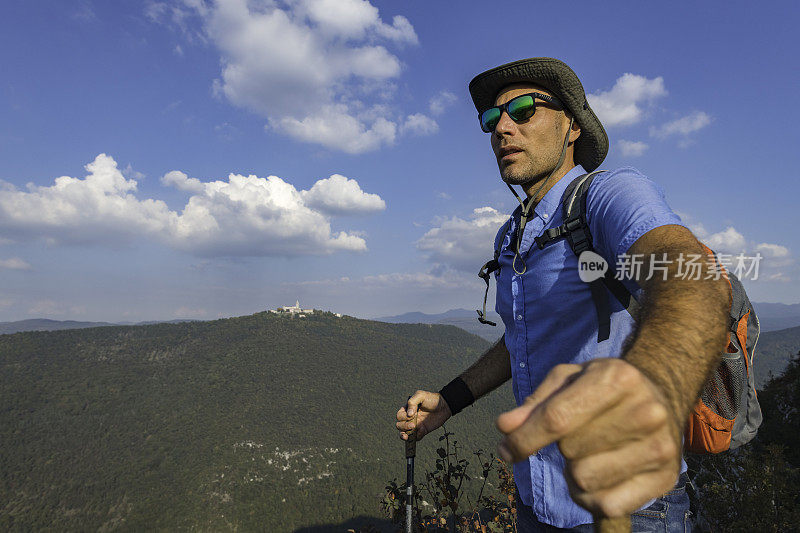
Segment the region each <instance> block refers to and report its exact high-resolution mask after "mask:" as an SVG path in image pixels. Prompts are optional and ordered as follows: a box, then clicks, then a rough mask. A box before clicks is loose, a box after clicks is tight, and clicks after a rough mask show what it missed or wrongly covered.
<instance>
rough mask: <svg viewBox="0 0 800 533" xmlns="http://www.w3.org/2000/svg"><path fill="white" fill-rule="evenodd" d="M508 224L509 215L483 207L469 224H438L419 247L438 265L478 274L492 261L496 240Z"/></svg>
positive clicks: (458, 221) (449, 221)
mask: <svg viewBox="0 0 800 533" xmlns="http://www.w3.org/2000/svg"><path fill="white" fill-rule="evenodd" d="M507 220H508V215H504V214H502V213H500V212H498V211H497V210H496V209H494V208H492V207H479V208H477V209H474V210H473V211H472V214H471V216H470V218H469V219H467V220H465V219H462V218H459V217H452V218H445V219H442V220H440V221H438V224H439V225H438V226H437V227H434V228H432V229H430V230H428V231H427V232H426V233H425V235H423V236H422V237H421V238H420V239H419V240H418V241H417V242H416V246H417V248H418V249H419V250H421V251H423V252H426V253H427V255H428V258H429V259H430V260H431V261H433V262H434V263H438V264H442V265H446V266H448V267H450V268H453V269H455V270H461V271H466V272H472V271H474V272H478V269H479V268H480V267H481V265H483V263H485V262H486V261H487V260H488V259H491V257H492V254H493V249H492V246H493V245H494V238H495V236H496V235H497V231H498V230H499V229H500V226H501V225H503V224H504V223H505V222H506V221H507Z"/></svg>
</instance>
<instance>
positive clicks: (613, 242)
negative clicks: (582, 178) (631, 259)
mask: <svg viewBox="0 0 800 533" xmlns="http://www.w3.org/2000/svg"><path fill="white" fill-rule="evenodd" d="M586 212H587V218H588V222H589V230H590V231H591V233H592V239H593V244H594V248H595V250H596V251H597V253H599V254H600V255H602V256H603V257H605V258H606V260H607V261H609V262H610V263H611V264H612V265H613V264H615V263H616V260H617V257H618V256H620V255H622V254H624V253H626V252H627V251H628V249H629V248H630V247H631V245H632V244H633V243H634V242H636V240H637V239H638V238H639V237H641V236H642V235H644V234H645V233H647V232H648V231H650V230H651V229H653V228H657V227H659V226H665V225H667V224H677V225H680V226H684V227H686V225H685V224H684V223H683V222H681V218H680V217H679V216H678V215H676V214H675V213H674V212H673V211H672V209H670V207H669V205H667V201H666V199H665V198H664V191H663V190H662V189H661V187H660V186H659V185H658V184H657V183H655V182H654V181H653V180H651V179H650V178H648V177H647V176H645V175H644V174H642V173H641V172H639V171H638V170H636V169H635V168H632V167H623V168H620V169H617V170H614V171H611V172H604V173H602V174H599V175H598V176H596V177H595V179H594V180H593V181H592V184H591V186H590V187H589V192H588V194H587V197H586Z"/></svg>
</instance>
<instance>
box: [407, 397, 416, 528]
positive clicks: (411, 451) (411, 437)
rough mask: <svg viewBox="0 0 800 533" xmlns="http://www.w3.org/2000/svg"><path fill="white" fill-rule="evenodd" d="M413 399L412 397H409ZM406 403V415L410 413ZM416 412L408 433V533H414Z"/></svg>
mask: <svg viewBox="0 0 800 533" xmlns="http://www.w3.org/2000/svg"><path fill="white" fill-rule="evenodd" d="M408 399H409V400H410V399H411V396H409V397H408ZM408 407H409V406H408V403H406V413H407V412H408ZM418 413H419V410H418V409H417V410H415V411H414V429H412V430H411V431H410V432H409V433H408V440H407V441H406V533H414V518H413V511H414V457H415V456H416V455H417V414H418Z"/></svg>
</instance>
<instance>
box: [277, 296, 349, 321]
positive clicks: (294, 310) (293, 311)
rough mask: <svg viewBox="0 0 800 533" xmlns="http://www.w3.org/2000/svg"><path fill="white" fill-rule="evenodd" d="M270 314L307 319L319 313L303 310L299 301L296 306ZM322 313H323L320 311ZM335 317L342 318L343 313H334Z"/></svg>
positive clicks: (288, 306)
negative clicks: (308, 316) (307, 316)
mask: <svg viewBox="0 0 800 533" xmlns="http://www.w3.org/2000/svg"><path fill="white" fill-rule="evenodd" d="M269 312H270V313H275V314H278V315H289V316H291V317H292V318H294V317H295V316H297V317H298V318H305V317H306V315H313V314H314V313H316V312H317V310H316V309H303V308H302V307H300V300H297V301H296V302H295V303H294V305H287V306H284V307H279V308H277V309H270V310H269ZM319 312H322V311H319ZM333 314H334V315H335V316H337V317H339V318H342V314H341V313H333Z"/></svg>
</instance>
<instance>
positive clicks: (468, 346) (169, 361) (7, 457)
mask: <svg viewBox="0 0 800 533" xmlns="http://www.w3.org/2000/svg"><path fill="white" fill-rule="evenodd" d="M486 347H487V343H486V341H484V340H483V339H480V338H479V337H476V336H473V335H470V334H468V333H466V332H464V331H462V330H460V329H458V328H455V327H452V326H436V325H424V324H420V325H412V324H386V323H381V322H374V321H365V320H359V319H354V318H350V317H342V318H337V317H335V316H334V315H332V314H330V313H325V314H322V313H318V314H314V315H312V316H309V317H307V318H304V319H299V318H295V319H291V318H288V317H283V316H278V315H275V314H271V313H258V314H256V315H252V316H246V317H238V318H231V319H224V320H215V321H211V322H188V323H180V324H156V325H148V326H105V327H97V328H89V329H73V330H63V331H53V332H25V333H16V334H13V335H3V336H0V380H1V381H2V383H3V384H4V386H3V387H2V391H0V440H2V442H3V446H2V452H0V472H2V474H1V475H0V478H2V479H1V480H0V502H3V503H2V504H0V529H2V530H11V531H26V530H31V529H34V530H38V529H57V530H85V529H93V530H123V531H125V530H143V529H147V530H153V529H155V530H187V529H200V530H213V531H220V530H221V531H227V530H233V529H241V530H246V531H250V530H262V531H263V530H268V531H295V530H299V529H300V528H313V531H343V530H344V529H346V528H344V529H343V528H342V524H345V523H347V524H353V522H352V519H353V517H363V518H364V519H365V520H366V519H367V518H368V517H379V516H380V513H379V509H378V501H379V499H378V495H379V494H380V493H382V492H383V488H384V486H385V484H386V482H387V481H389V480H391V479H392V478H398V479H402V478H404V476H405V459H404V455H403V445H402V441H401V440H400V439H399V436H398V434H397V430H396V429H395V428H394V422H393V420H394V417H395V413H396V412H397V409H398V408H399V407H400V406H401V405H402V404H403V403H404V401H405V398H406V397H407V396H408V395H410V394H412V393H413V392H414V391H415V390H417V389H420V388H422V389H427V390H438V389H439V388H440V387H441V386H442V385H443V384H444V383H446V382H447V381H449V380H450V379H452V377H453V376H455V375H457V374H458V373H460V372H461V371H463V369H464V368H466V366H468V365H469V364H471V363H472V362H473V361H474V360H475V358H477V357H478V355H479V354H480V353H481V352H482V351H483V350H484V349H485V348H486ZM512 407H514V400H513V395H512V393H511V387H510V384H506V385H504V386H503V387H501V389H499V390H498V391H495V392H494V393H492V394H491V395H490V396H489V397H487V398H486V399H484V400H482V401H481V402H479V403H478V404H476V405H475V406H472V407H470V408H469V409H468V410H467V411H465V412H464V413H462V414H461V415H460V416H459V417H456V419H454V420H453V421H451V423H448V424H447V427H448V429H449V430H450V431H455V432H456V434H457V435H458V439H459V440H461V441H462V444H463V445H464V449H465V450H469V451H472V450H475V449H478V448H484V449H486V450H487V451H494V446H495V445H496V443H497V442H498V440H499V435H498V433H497V431H496V429H495V428H494V422H493V421H494V419H495V418H496V416H497V415H498V414H500V413H501V412H503V411H505V410H507V409H509V408H512ZM431 437H432V438H430V439H423V440H422V441H421V442H420V444H419V447H418V465H419V466H418V468H419V469H420V471H424V470H423V469H425V468H431V465H433V464H434V461H435V457H434V456H435V448H436V445H437V444H438V443H436V442H435V441H436V439H435V437H433V436H431ZM326 524H327V525H326ZM348 527H353V525H348ZM320 528H321V529H320ZM310 530H312V529H309V531H310Z"/></svg>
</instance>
